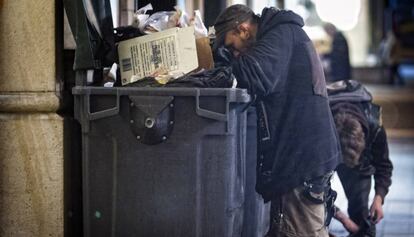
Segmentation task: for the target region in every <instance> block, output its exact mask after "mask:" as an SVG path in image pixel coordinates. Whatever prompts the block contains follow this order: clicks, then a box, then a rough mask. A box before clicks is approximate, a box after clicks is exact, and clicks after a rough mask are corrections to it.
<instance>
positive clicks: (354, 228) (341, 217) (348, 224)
mask: <svg viewBox="0 0 414 237" xmlns="http://www.w3.org/2000/svg"><path fill="white" fill-rule="evenodd" d="M334 218H335V219H337V220H338V221H339V222H341V224H342V225H343V226H344V228H345V229H346V230H347V231H348V232H349V233H352V234H355V233H356V232H358V231H359V226H358V225H357V224H355V222H353V221H352V220H351V219H350V218H349V217H348V216H347V215H345V213H343V212H342V211H341V210H339V209H338V210H337V211H336V213H335V216H334Z"/></svg>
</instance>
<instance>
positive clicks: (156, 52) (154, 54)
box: [118, 27, 198, 85]
mask: <svg viewBox="0 0 414 237" xmlns="http://www.w3.org/2000/svg"><path fill="white" fill-rule="evenodd" d="M118 57H119V64H120V69H121V82H122V85H126V84H128V83H131V82H135V81H138V80H140V79H143V78H145V77H149V76H157V74H158V75H166V74H168V75H169V76H171V77H173V78H177V77H179V76H182V75H184V74H186V73H189V72H191V71H193V70H194V69H196V68H197V67H198V59H197V48H196V43H195V37H194V27H186V28H172V29H168V30H165V31H162V32H158V33H154V34H151V35H145V36H141V37H137V38H133V39H129V40H125V41H122V42H120V43H119V45H118Z"/></svg>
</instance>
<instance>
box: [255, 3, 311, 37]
mask: <svg viewBox="0 0 414 237" xmlns="http://www.w3.org/2000/svg"><path fill="white" fill-rule="evenodd" d="M280 24H295V25H298V26H300V27H303V25H304V22H303V19H302V17H300V16H299V15H297V14H296V13H294V12H292V11H287V10H279V9H276V8H273V7H271V8H265V9H263V11H262V15H261V17H260V19H259V29H258V37H260V36H262V35H263V34H265V33H266V32H268V31H269V30H270V29H272V28H274V27H275V26H276V25H280Z"/></svg>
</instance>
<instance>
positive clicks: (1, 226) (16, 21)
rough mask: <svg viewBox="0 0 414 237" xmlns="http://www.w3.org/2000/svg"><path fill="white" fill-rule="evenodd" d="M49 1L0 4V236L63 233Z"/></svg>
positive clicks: (3, 1)
mask: <svg viewBox="0 0 414 237" xmlns="http://www.w3.org/2000/svg"><path fill="white" fill-rule="evenodd" d="M55 24H56V21H55V1H51V0H35V1H33V0H0V236H63V210H64V207H63V119H62V118H61V117H60V116H58V115H57V114H56V111H57V109H58V107H59V98H58V96H57V90H56V88H57V86H56V85H57V83H56V78H57V77H56V33H55V32H56V29H55V27H56V26H55Z"/></svg>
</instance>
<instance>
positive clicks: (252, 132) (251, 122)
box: [241, 107, 270, 237]
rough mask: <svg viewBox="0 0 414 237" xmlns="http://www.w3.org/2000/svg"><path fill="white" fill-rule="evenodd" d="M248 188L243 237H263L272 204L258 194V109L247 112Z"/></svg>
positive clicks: (268, 223)
mask: <svg viewBox="0 0 414 237" xmlns="http://www.w3.org/2000/svg"><path fill="white" fill-rule="evenodd" d="M246 148H247V149H246V182H245V183H246V186H245V187H246V188H245V200H244V214H243V231H242V235H241V236H242V237H263V236H265V235H266V233H267V231H268V230H269V226H270V202H268V203H264V201H263V198H262V196H260V194H258V193H257V192H256V189H255V187H256V166H257V116H256V109H255V108H254V107H250V108H249V110H248V112H247V137H246Z"/></svg>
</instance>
